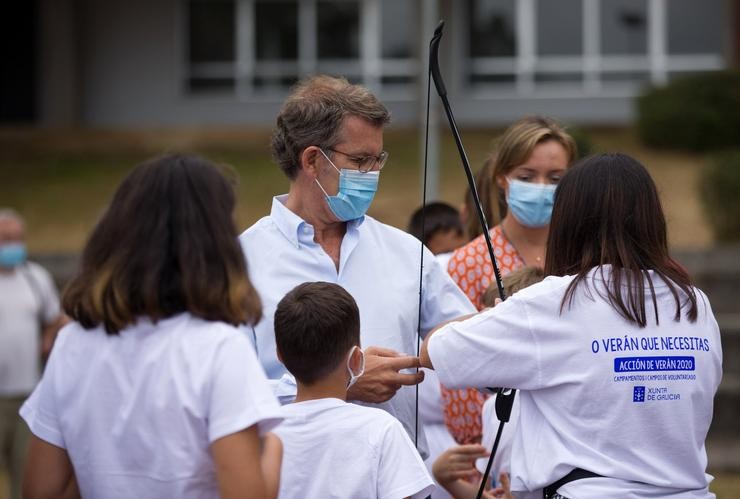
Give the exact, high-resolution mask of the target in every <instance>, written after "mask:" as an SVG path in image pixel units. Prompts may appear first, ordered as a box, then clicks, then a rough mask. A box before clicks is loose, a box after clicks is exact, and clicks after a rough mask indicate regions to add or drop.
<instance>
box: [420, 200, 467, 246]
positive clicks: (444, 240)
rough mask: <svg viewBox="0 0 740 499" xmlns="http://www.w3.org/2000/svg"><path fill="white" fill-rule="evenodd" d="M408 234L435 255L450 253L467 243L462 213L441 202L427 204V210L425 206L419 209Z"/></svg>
mask: <svg viewBox="0 0 740 499" xmlns="http://www.w3.org/2000/svg"><path fill="white" fill-rule="evenodd" d="M422 212H423V213H422ZM422 215H423V218H424V230H423V231H422V224H421V222H422ZM407 232H408V233H409V234H411V235H412V236H414V237H416V239H418V240H420V241H422V242H423V243H424V245H425V246H426V247H427V248H429V251H431V252H432V253H434V254H435V255H441V254H445V253H450V252H452V251H454V250H456V249H457V248H459V247H460V246H462V245H463V244H465V243H466V242H467V240H466V239H465V229H464V228H463V224H462V219H461V218H460V212H459V211H458V210H456V209H455V208H454V207H453V206H450V205H449V204H447V203H443V202H439V201H437V202H434V203H427V204H426V209H425V208H424V207H423V206H422V207H419V208H417V210H416V211H415V212H414V213H413V214H412V215H411V219H410V220H409V227H408V230H407ZM422 232H423V233H424V238H423V240H422Z"/></svg>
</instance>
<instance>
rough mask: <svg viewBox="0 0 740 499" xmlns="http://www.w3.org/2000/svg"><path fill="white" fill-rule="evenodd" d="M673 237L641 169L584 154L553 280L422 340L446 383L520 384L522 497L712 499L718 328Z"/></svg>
mask: <svg viewBox="0 0 740 499" xmlns="http://www.w3.org/2000/svg"><path fill="white" fill-rule="evenodd" d="M667 241H668V236H667V231H666V221H665V216H664V214H663V209H662V206H661V203H660V198H659V196H658V192H657V188H656V186H655V183H654V181H653V179H652V178H651V177H650V174H649V173H648V172H647V170H646V168H645V167H644V166H643V165H641V164H640V163H639V162H638V161H637V160H635V159H634V158H631V157H629V156H627V155H624V154H619V153H616V154H601V155H597V156H592V157H589V158H587V159H585V160H583V161H581V162H579V163H578V164H576V165H574V166H573V167H572V168H571V169H570V170H569V171H568V172H567V173H566V174H565V175H564V176H563V179H562V181H561V182H560V184H559V185H558V189H557V193H556V196H555V205H554V208H553V213H552V223H551V226H550V234H549V237H548V242H547V260H546V262H545V274H546V275H547V278H546V279H545V280H543V281H542V282H540V283H537V284H534V285H532V286H529V287H528V288H526V289H524V290H521V291H519V292H518V293H516V294H514V295H512V296H511V297H510V298H509V299H507V300H506V301H504V302H502V303H499V304H498V305H496V306H495V307H494V308H490V309H487V310H485V311H483V312H481V313H479V314H477V315H475V316H473V317H471V318H469V319H466V320H462V321H458V322H452V323H448V324H446V325H445V326H443V327H441V328H439V329H437V330H435V331H432V332H430V333H429V335H428V336H427V338H426V339H425V340H424V344H423V345H422V348H421V353H420V360H421V363H422V365H423V366H424V367H429V368H433V369H435V370H437V373H438V374H439V378H440V380H441V381H442V382H443V383H445V384H446V385H447V386H453V387H454V386H481V387H485V386H501V387H510V388H513V389H517V390H518V392H517V395H516V396H517V397H518V398H519V399H520V400H519V417H518V418H517V420H518V425H519V431H517V432H516V434H515V435H514V438H513V443H512V447H511V490H512V493H514V495H517V494H519V493H531V492H537V491H543V490H544V496H545V497H553V498H562V497H573V498H575V497H605V498H622V497H629V498H634V499H647V498H655V497H661V498H676V499H678V498H689V497H690V498H696V499H699V498H701V499H710V498H713V497H714V494H712V493H711V492H710V491H709V483H710V481H711V480H712V477H711V475H708V474H707V473H706V469H707V453H706V448H705V440H706V437H707V432H708V430H709V426H710V424H711V421H712V413H713V402H714V396H715V394H716V392H717V388H718V386H719V383H720V380H721V378H722V344H721V338H720V331H719V327H718V326H717V321H716V320H715V318H714V315H713V313H712V309H711V306H710V303H709V300H708V299H707V297H706V295H705V294H704V293H702V291H701V290H699V289H698V288H696V287H695V286H694V285H693V284H692V281H691V278H690V277H689V275H688V274H687V273H686V270H685V269H684V268H683V267H682V266H681V265H680V264H679V263H678V262H676V261H675V260H674V259H673V258H671V256H670V254H669V251H668V242H667ZM677 428H679V429H680V431H676V429H677ZM636 429H639V430H636Z"/></svg>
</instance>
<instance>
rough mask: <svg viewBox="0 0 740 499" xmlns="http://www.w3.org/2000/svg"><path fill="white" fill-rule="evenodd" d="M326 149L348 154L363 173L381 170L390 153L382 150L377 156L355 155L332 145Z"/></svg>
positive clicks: (344, 154) (343, 154)
mask: <svg viewBox="0 0 740 499" xmlns="http://www.w3.org/2000/svg"><path fill="white" fill-rule="evenodd" d="M326 150H327V151H331V152H335V153H337V154H341V155H342V156H346V157H347V158H349V160H350V161H351V162H352V163H354V164H355V165H357V169H358V170H359V171H361V172H362V173H367V172H370V171H380V170H382V169H383V167H384V166H385V162H386V161H388V153H387V152H386V151H381V152H380V154H378V155H377V156H372V155H370V156H355V155H354V154H347V153H346V152H342V151H337V150H336V149H332V148H331V147H327V148H326Z"/></svg>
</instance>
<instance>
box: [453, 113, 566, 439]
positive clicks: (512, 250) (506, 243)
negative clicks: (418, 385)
mask: <svg viewBox="0 0 740 499" xmlns="http://www.w3.org/2000/svg"><path fill="white" fill-rule="evenodd" d="M576 156H577V151H576V144H575V141H574V140H573V138H572V137H571V136H570V135H568V133H567V132H566V131H565V130H564V129H563V128H562V127H561V126H560V125H559V124H557V123H556V122H555V121H553V120H551V119H549V118H545V117H540V116H532V117H527V118H523V119H521V120H519V121H518V122H516V123H514V124H513V125H511V126H510V127H509V128H508V129H507V130H506V132H505V133H504V135H503V136H502V137H501V139H500V140H499V141H498V144H497V145H496V148H495V151H494V152H493V153H492V154H491V157H490V161H491V163H492V164H493V167H492V171H491V180H492V182H493V183H494V184H495V191H494V192H496V198H495V199H493V200H492V201H494V202H493V203H490V205H491V208H492V209H493V215H492V217H491V219H492V220H494V221H496V220H501V222H500V223H499V224H497V225H495V226H493V227H492V228H491V229H490V237H491V243H492V245H493V248H494V252H495V254H496V260H497V263H498V266H499V269H500V271H501V275H502V276H505V275H506V274H508V273H509V272H511V271H513V270H516V269H518V268H521V267H524V266H526V265H529V266H535V267H542V266H543V265H544V263H545V247H546V244H547V232H548V228H549V223H550V214H551V213H552V206H553V196H554V193H555V187H556V186H557V184H558V182H559V181H560V178H561V177H562V176H563V174H565V172H566V170H567V168H568V166H569V165H570V164H571V162H572V161H573V160H574V159H575V158H576ZM483 171H486V168H484V169H483ZM484 190H485V189H484ZM472 215H473V216H476V215H475V213H473V214H472ZM468 216H471V215H470V214H469V215H468ZM448 271H449V273H450V275H451V276H452V279H453V280H454V281H455V282H456V283H457V285H458V286H460V289H462V290H463V292H464V293H465V294H466V295H467V297H468V298H469V299H470V301H472V302H473V304H474V305H475V306H476V307H477V308H478V309H481V308H482V303H481V298H482V297H483V293H484V292H485V291H486V289H487V288H488V287H489V286H490V285H491V283H493V282H495V278H494V274H493V266H492V264H491V258H490V256H489V255H488V248H487V245H486V242H485V240H484V236H483V235H482V234H481V235H480V236H478V237H477V238H475V239H473V240H472V241H470V242H469V243H468V244H466V245H465V246H463V247H461V248H459V249H457V250H456V251H455V253H454V254H453V255H452V258H451V259H450V262H449V265H448ZM442 397H443V400H444V402H445V422H446V423H447V426H448V428H449V429H450V432H451V433H452V435H453V436H454V437H455V440H456V441H457V442H458V443H460V444H465V443H479V442H480V438H481V432H482V430H481V410H482V408H483V402H484V401H485V396H484V395H483V394H481V393H480V392H478V391H477V390H476V389H475V388H470V389H461V390H447V389H446V388H445V387H442Z"/></svg>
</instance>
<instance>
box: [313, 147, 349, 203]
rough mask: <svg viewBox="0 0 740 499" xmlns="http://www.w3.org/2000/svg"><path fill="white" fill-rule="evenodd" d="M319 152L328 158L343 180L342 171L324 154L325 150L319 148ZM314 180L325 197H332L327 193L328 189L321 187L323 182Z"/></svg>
mask: <svg viewBox="0 0 740 499" xmlns="http://www.w3.org/2000/svg"><path fill="white" fill-rule="evenodd" d="M319 152H320V153H321V155H322V156H324V157H325V158H326V160H327V161H328V162H329V164H330V165H331V166H332V167H333V168H334V169H335V170H336V171H337V173H338V174H339V178H341V177H342V170H340V169H339V168H337V165H335V164H334V162H333V161H332V160H330V159H329V156H327V155H326V153H325V152H324V150H323V149H321V148H320V147H319ZM313 180H314V182H316V184H317V185H318V186H319V189H321V192H323V193H324V196H326V197H330V196H329V193H328V192H326V189H324V186H323V185H321V182H319V179H318V178H315V179H313Z"/></svg>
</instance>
